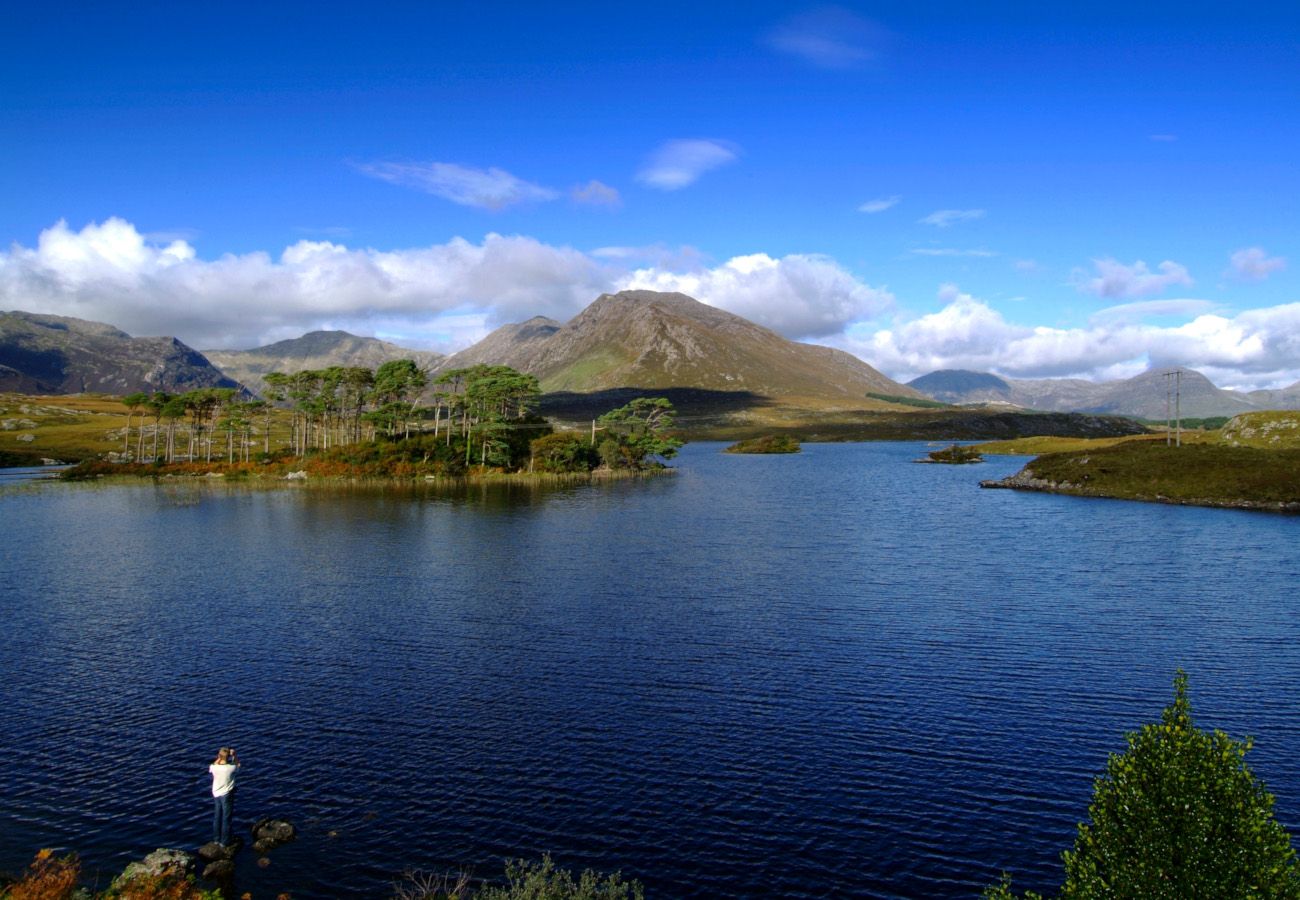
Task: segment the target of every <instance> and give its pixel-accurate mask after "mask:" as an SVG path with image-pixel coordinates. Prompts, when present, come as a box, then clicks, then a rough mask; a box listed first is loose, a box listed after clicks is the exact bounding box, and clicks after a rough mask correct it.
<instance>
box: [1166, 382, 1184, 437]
mask: <svg viewBox="0 0 1300 900" xmlns="http://www.w3.org/2000/svg"><path fill="white" fill-rule="evenodd" d="M1164 374H1165V446H1166V447H1168V446H1169V442H1170V440H1171V438H1172V440H1173V441H1174V446H1175V447H1181V446H1182V445H1183V404H1182V400H1183V370H1182V369H1174V370H1173V371H1171V372H1165V373H1164ZM1171 392H1172V394H1173V401H1174V414H1173V418H1172V420H1171V419H1170V416H1169V399H1170V393H1171ZM1171 432H1172V433H1171Z"/></svg>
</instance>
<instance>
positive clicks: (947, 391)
mask: <svg viewBox="0 0 1300 900" xmlns="http://www.w3.org/2000/svg"><path fill="white" fill-rule="evenodd" d="M907 385H908V387H911V388H915V389H916V390H918V391H920V392H921V393H923V394H925V395H927V396H929V397H932V398H934V399H935V400H938V401H939V402H940V403H1010V402H1011V385H1010V384H1009V383H1007V382H1006V381H1005V380H1004V379H1002V378H999V377H998V376H996V375H993V374H991V373H989V372H971V371H970V370H968V369H940V370H938V371H937V372H931V373H930V374H928V375H922V376H921V377H920V378H913V379H912V380H911V381H909V382H908V383H907Z"/></svg>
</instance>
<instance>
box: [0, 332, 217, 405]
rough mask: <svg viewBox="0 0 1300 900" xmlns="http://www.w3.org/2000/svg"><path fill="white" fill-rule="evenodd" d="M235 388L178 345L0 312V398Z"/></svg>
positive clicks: (195, 353) (200, 357)
mask: <svg viewBox="0 0 1300 900" xmlns="http://www.w3.org/2000/svg"><path fill="white" fill-rule="evenodd" d="M237 386H238V385H237V383H236V382H234V381H232V380H231V379H229V378H227V377H226V376H225V375H224V374H223V373H222V372H221V371H220V370H218V369H217V368H216V367H215V366H213V365H212V364H211V363H210V362H209V361H208V360H207V359H206V358H205V357H204V356H203V355H202V354H201V353H199V352H198V351H197V350H194V349H192V348H190V347H187V346H186V345H185V344H182V343H181V342H180V341H178V340H176V339H175V338H170V337H131V335H129V334H127V333H126V332H124V331H119V330H118V329H116V328H114V327H113V326H111V325H105V324H103V323H100V322H89V321H86V320H84V319H74V318H70V317H66V316H47V315H40V314H37V313H27V312H18V311H14V312H0V391H13V392H16V393H23V394H79V393H86V392H94V393H105V394H119V395H121V394H130V393H134V392H136V391H148V392H153V391H169V392H172V393H180V392H183V391H188V390H193V389H195V388H203V387H237Z"/></svg>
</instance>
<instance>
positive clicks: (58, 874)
mask: <svg viewBox="0 0 1300 900" xmlns="http://www.w3.org/2000/svg"><path fill="white" fill-rule="evenodd" d="M80 878H81V861H80V860H79V859H78V858H77V854H75V853H69V854H67V855H65V856H55V855H54V851H52V850H42V851H40V852H39V853H37V854H36V858H35V859H34V860H32V864H31V865H30V866H28V867H27V869H26V871H24V872H23V873H22V876H21V877H20V878H19V879H18V880H17V881H15V882H14V883H13V884H11V885H9V886H8V887H7V888H4V889H3V890H0V898H3V900H72V898H76V897H98V898H101V900H220V896H221V895H220V894H219V893H218V892H216V891H204V890H201V889H200V888H199V887H198V886H197V885H196V884H195V883H194V880H193V879H192V878H190V877H188V876H185V875H180V874H162V875H150V874H146V873H140V874H137V875H133V876H130V877H125V876H124V877H123V878H120V879H118V880H117V881H115V882H114V883H113V885H112V886H111V887H109V889H108V890H106V891H103V892H101V893H97V894H92V893H90V892H89V891H84V890H81V891H79V889H78V887H77V881H78V880H79V879H80Z"/></svg>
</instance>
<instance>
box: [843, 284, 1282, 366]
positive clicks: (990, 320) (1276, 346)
mask: <svg viewBox="0 0 1300 900" xmlns="http://www.w3.org/2000/svg"><path fill="white" fill-rule="evenodd" d="M939 299H940V300H941V301H942V302H943V303H944V306H943V307H942V308H941V309H940V310H938V311H937V312H933V313H929V314H927V315H923V316H920V317H917V318H911V319H909V318H903V317H900V318H899V319H898V320H897V321H895V322H893V323H892V324H890V325H889V326H888V327H886V328H879V329H877V328H874V327H864V326H855V327H851V328H850V329H848V331H847V333H846V335H845V337H844V338H841V339H838V340H835V341H831V342H828V343H834V344H835V345H836V346H839V347H842V348H843V349H845V350H848V351H849V352H852V353H856V354H857V355H859V356H861V357H862V358H863V359H865V360H866V361H868V362H870V363H871V364H872V365H874V366H876V367H877V368H880V369H882V370H883V371H885V372H888V373H889V374H890V375H891V377H894V378H897V379H899V380H903V381H906V380H909V379H911V378H915V377H917V376H919V375H924V374H925V373H927V372H932V371H934V370H936V369H974V370H977V371H993V372H997V373H1000V374H1002V375H1006V376H1009V377H1015V378H1055V377H1065V376H1070V377H1079V378H1090V379H1093V380H1104V379H1109V378H1117V377H1129V376H1131V375H1135V374H1137V373H1138V372H1141V371H1143V370H1145V369H1147V368H1148V367H1150V366H1173V365H1179V366H1187V367H1190V368H1194V369H1201V370H1204V371H1206V372H1211V371H1213V372H1214V373H1215V375H1216V379H1217V381H1216V383H1217V384H1219V385H1220V386H1222V387H1235V388H1239V389H1242V390H1248V389H1252V388H1255V387H1267V386H1276V385H1285V384H1291V383H1294V382H1296V381H1298V380H1300V303H1293V304H1287V305H1284V306H1275V307H1270V308H1265V309H1256V310H1250V311H1248V312H1243V313H1240V314H1238V315H1236V316H1234V317H1232V318H1228V317H1225V316H1220V315H1214V314H1210V313H1204V312H1200V310H1201V309H1203V308H1204V307H1202V306H1199V304H1201V303H1203V302H1204V301H1192V300H1180V301H1168V302H1161V303H1157V304H1153V305H1151V306H1149V307H1147V308H1146V312H1147V314H1149V315H1171V314H1175V313H1176V312H1177V311H1178V310H1176V308H1175V305H1176V304H1179V305H1181V306H1182V310H1181V311H1182V312H1184V313H1192V314H1194V318H1192V319H1191V320H1190V321H1188V322H1185V323H1183V324H1178V325H1157V324H1152V323H1150V322H1143V321H1140V319H1141V318H1142V317H1141V316H1140V315H1137V313H1138V312H1139V311H1140V310H1139V309H1138V306H1139V305H1137V304H1133V305H1129V306H1127V307H1117V308H1115V309H1116V311H1120V310H1124V309H1127V311H1128V312H1130V313H1133V314H1132V315H1118V314H1117V315H1114V316H1098V317H1095V318H1094V319H1093V320H1092V321H1091V322H1090V323H1089V324H1088V326H1087V327H1085V328H1052V327H1047V326H1031V325H1022V324H1017V323H1014V322H1010V321H1008V320H1007V319H1006V318H1005V317H1004V316H1003V315H1002V313H1000V312H998V311H997V310H995V309H993V308H992V307H990V306H989V305H988V304H987V303H985V302H984V301H982V300H979V299H977V298H975V297H972V296H971V295H970V294H966V293H963V292H961V291H960V290H958V289H957V288H956V287H955V286H953V285H944V286H943V287H942V288H941V289H940V293H939Z"/></svg>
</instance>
